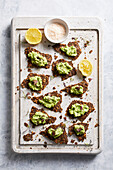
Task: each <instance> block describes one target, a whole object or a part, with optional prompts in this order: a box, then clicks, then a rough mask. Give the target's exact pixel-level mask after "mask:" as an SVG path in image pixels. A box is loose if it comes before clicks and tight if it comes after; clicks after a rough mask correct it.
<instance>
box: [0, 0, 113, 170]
mask: <svg viewBox="0 0 113 170" xmlns="http://www.w3.org/2000/svg"><path fill="white" fill-rule="evenodd" d="M36 15H43V16H45V15H50V16H52V15H54V16H55V15H57V16H64V15H65V16H97V17H101V18H102V21H103V30H104V41H103V42H104V43H103V57H104V66H103V68H104V70H103V71H104V72H103V74H104V101H103V107H104V108H103V127H104V135H103V137H104V138H103V140H104V146H103V152H102V153H100V154H99V155H97V156H86V155H74V154H60V155H59V154H26V155H23V154H21V155H19V154H16V153H14V152H13V151H12V150H11V138H10V136H11V132H10V131H11V112H10V109H11V37H10V28H11V27H10V22H11V19H12V18H13V17H15V16H36ZM112 46H113V1H112V0H107V1H106V0H95V1H94V0H85V1H84V0H81V1H78V0H65V2H64V0H24V1H22V0H19V1H18V0H12V1H10V0H0V122H1V123H0V170H2V169H7V170H13V169H14V170H16V169H17V170H19V169H21V170H22V169H24V170H28V169H34V170H35V169H38V170H45V169H46V170H47V169H48V170H51V169H54V170H57V169H59V170H60V169H62V170H67V169H71V170H76V169H77V170H78V169H80V170H81V169H84V170H85V169H89V170H97V169H98V170H103V169H106V170H112V169H113V167H112V166H113V132H112V131H113V113H112V105H113V92H112V89H113V47H112Z"/></svg>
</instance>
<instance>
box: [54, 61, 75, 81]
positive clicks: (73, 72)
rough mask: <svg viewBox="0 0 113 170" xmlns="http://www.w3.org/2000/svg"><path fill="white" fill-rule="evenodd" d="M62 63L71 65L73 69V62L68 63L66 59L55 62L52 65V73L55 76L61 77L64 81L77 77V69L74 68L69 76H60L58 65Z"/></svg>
mask: <svg viewBox="0 0 113 170" xmlns="http://www.w3.org/2000/svg"><path fill="white" fill-rule="evenodd" d="M60 62H63V63H64V62H67V63H68V64H69V65H71V66H72V67H73V63H72V61H67V60H64V59H59V60H57V61H55V62H53V63H52V72H53V76H54V77H57V76H61V79H62V80H66V79H67V78H69V77H72V76H73V75H76V69H75V68H74V67H73V69H72V70H71V71H70V72H69V73H68V74H59V73H58V71H57V69H56V64H58V63H60Z"/></svg>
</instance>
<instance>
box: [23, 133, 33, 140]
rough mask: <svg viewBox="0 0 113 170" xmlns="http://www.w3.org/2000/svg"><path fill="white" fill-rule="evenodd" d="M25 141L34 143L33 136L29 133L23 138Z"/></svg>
mask: <svg viewBox="0 0 113 170" xmlns="http://www.w3.org/2000/svg"><path fill="white" fill-rule="evenodd" d="M23 139H24V141H32V140H33V135H32V134H30V133H28V134H26V135H24V136H23Z"/></svg>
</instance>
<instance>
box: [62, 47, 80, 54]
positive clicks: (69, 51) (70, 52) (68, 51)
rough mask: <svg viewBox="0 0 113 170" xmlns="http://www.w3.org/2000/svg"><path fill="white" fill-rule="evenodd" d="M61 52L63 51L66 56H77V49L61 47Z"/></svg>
mask: <svg viewBox="0 0 113 170" xmlns="http://www.w3.org/2000/svg"><path fill="white" fill-rule="evenodd" d="M61 50H62V51H64V52H65V53H66V54H67V55H68V56H76V55H77V49H76V47H74V46H70V47H68V46H65V47H61Z"/></svg>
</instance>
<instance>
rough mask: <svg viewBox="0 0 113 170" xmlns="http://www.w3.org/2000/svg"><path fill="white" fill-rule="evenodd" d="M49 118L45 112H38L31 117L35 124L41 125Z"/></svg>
mask: <svg viewBox="0 0 113 170" xmlns="http://www.w3.org/2000/svg"><path fill="white" fill-rule="evenodd" d="M47 119H48V116H47V114H45V113H43V112H36V113H35V114H34V115H33V117H32V118H31V121H32V122H33V123H34V124H35V125H40V124H45V123H46V120H47Z"/></svg>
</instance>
